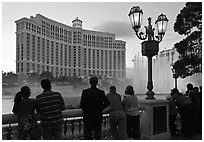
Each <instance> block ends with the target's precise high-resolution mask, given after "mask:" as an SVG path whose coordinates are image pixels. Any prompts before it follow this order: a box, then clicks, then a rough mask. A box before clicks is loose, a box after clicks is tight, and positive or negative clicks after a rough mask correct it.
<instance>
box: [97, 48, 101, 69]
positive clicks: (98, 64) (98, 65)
mask: <svg viewBox="0 0 204 142" xmlns="http://www.w3.org/2000/svg"><path fill="white" fill-rule="evenodd" d="M99 59H100V57H99V50H96V63H97V69H99V67H100V63H99Z"/></svg>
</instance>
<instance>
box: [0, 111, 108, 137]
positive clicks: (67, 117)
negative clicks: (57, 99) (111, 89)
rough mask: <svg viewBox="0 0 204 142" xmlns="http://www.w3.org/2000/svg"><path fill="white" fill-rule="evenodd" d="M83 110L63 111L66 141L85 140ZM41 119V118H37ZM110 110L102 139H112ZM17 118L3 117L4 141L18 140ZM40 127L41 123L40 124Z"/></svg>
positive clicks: (7, 115) (4, 115) (104, 115)
mask: <svg viewBox="0 0 204 142" xmlns="http://www.w3.org/2000/svg"><path fill="white" fill-rule="evenodd" d="M82 113H83V112H82V110H81V109H70V110H65V111H63V113H62V115H63V119H64V125H63V136H64V139H79V140H80V139H83V120H82ZM37 117H38V119H39V116H37ZM108 117H109V115H108V110H106V111H104V114H103V123H102V137H103V139H106V138H107V137H110V133H109V119H108ZM17 121H18V120H17V117H16V116H15V115H14V114H3V115H2V139H3V140H4V139H17V135H18V130H17ZM39 125H40V123H39Z"/></svg>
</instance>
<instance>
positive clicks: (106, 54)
mask: <svg viewBox="0 0 204 142" xmlns="http://www.w3.org/2000/svg"><path fill="white" fill-rule="evenodd" d="M105 69H108V51H107V50H105Z"/></svg>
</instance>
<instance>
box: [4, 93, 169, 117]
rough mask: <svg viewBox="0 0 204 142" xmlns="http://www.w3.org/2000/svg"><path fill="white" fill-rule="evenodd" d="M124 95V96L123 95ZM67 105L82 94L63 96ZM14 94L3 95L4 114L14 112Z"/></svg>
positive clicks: (142, 97) (159, 97)
mask: <svg viewBox="0 0 204 142" xmlns="http://www.w3.org/2000/svg"><path fill="white" fill-rule="evenodd" d="M137 96H138V99H139V100H140V99H145V95H137ZM122 97H123V96H122ZM165 97H166V95H160V94H159V95H155V98H156V99H165ZM63 98H64V101H65V105H67V106H68V105H72V106H75V107H76V106H77V105H78V104H79V102H80V95H76V96H63ZM13 99H14V96H6V97H5V96H3V98H2V114H5V113H12V108H13Z"/></svg>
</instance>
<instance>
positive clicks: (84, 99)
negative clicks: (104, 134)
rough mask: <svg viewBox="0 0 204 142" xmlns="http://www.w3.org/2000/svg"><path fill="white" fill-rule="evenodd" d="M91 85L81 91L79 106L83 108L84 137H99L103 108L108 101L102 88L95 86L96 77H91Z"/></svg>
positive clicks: (98, 138)
mask: <svg viewBox="0 0 204 142" xmlns="http://www.w3.org/2000/svg"><path fill="white" fill-rule="evenodd" d="M89 83H90V85H91V87H90V88H88V89H85V90H83V91H82V96H81V101H80V107H81V109H82V110H83V121H84V139H89V140H90V139H96V140H100V139H101V123H102V118H103V110H104V109H105V108H106V107H108V106H109V104H110V103H109V101H108V99H107V97H106V95H105V92H104V91H103V90H100V89H98V88H97V87H96V85H97V84H98V78H96V77H91V78H90V81H89Z"/></svg>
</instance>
